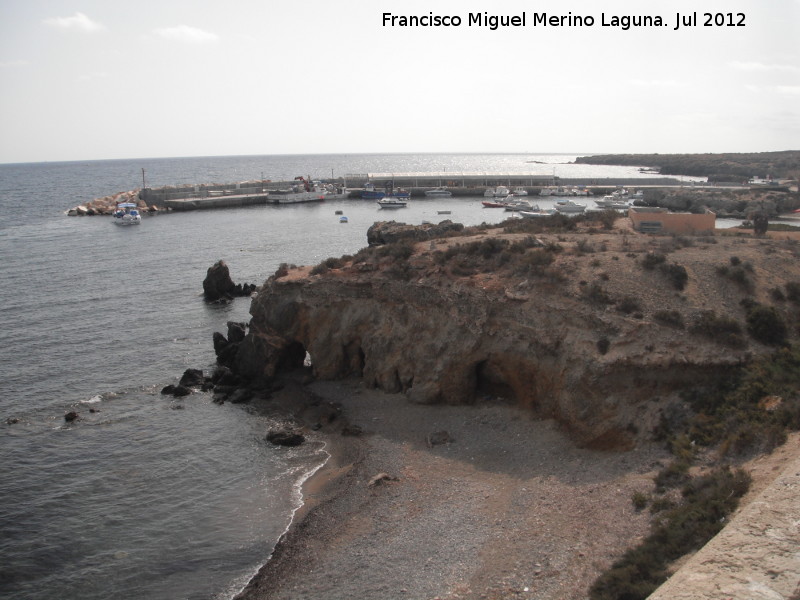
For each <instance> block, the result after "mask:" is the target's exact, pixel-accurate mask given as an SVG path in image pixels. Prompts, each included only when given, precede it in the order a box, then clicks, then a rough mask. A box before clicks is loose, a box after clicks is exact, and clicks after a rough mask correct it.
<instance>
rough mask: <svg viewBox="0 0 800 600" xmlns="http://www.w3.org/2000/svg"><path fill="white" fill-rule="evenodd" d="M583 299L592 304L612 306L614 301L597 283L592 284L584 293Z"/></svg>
mask: <svg viewBox="0 0 800 600" xmlns="http://www.w3.org/2000/svg"><path fill="white" fill-rule="evenodd" d="M584 296H585V298H586V299H587V300H588V301H589V302H591V303H592V304H613V303H614V300H613V299H612V298H611V296H609V295H608V292H606V290H605V289H604V288H603V286H601V285H600V284H598V283H593V284H592V285H590V286H589V287H588V288H587V289H586V291H585V292H584Z"/></svg>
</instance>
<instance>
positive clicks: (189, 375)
mask: <svg viewBox="0 0 800 600" xmlns="http://www.w3.org/2000/svg"><path fill="white" fill-rule="evenodd" d="M204 383H205V378H204V377H203V371H202V370H200V369H186V370H185V371H184V372H183V376H182V377H181V380H180V382H179V385H183V386H186V387H200V386H201V385H203V384H204Z"/></svg>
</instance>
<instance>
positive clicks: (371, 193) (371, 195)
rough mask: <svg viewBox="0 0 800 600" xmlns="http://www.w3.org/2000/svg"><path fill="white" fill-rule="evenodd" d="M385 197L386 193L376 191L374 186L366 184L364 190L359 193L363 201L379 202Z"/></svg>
mask: <svg viewBox="0 0 800 600" xmlns="http://www.w3.org/2000/svg"><path fill="white" fill-rule="evenodd" d="M385 196H386V192H383V191H381V190H376V189H375V185H374V184H372V183H367V184H366V185H365V186H364V190H363V191H362V192H361V197H362V198H363V199H364V200H380V199H381V198H383V197H385Z"/></svg>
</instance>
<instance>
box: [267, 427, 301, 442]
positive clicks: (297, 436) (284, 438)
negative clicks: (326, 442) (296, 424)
mask: <svg viewBox="0 0 800 600" xmlns="http://www.w3.org/2000/svg"><path fill="white" fill-rule="evenodd" d="M267 441H268V442H270V443H271V444H275V445H276V446H299V445H300V444H302V443H303V442H305V441H306V438H305V436H304V435H303V434H302V433H300V432H299V431H297V430H295V429H278V430H275V431H270V432H269V433H268V434H267Z"/></svg>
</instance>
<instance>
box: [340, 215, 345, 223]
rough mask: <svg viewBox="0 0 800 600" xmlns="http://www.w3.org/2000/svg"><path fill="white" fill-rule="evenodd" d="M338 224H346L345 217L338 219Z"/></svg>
mask: <svg viewBox="0 0 800 600" xmlns="http://www.w3.org/2000/svg"><path fill="white" fill-rule="evenodd" d="M339 223H347V217H345V216H342V217H339Z"/></svg>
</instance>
